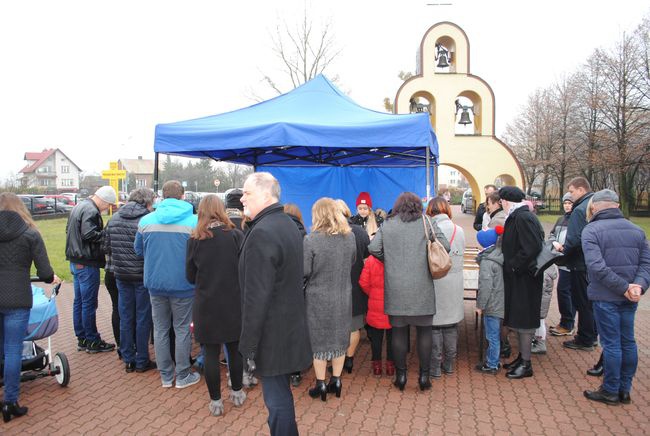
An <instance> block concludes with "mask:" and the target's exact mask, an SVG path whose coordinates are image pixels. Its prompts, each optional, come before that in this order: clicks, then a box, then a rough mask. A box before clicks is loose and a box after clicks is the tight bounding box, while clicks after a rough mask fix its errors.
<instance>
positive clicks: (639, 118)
mask: <svg viewBox="0 0 650 436" xmlns="http://www.w3.org/2000/svg"><path fill="white" fill-rule="evenodd" d="M640 53H641V50H640V46H639V41H638V39H636V38H634V37H631V36H628V35H625V34H623V37H622V38H621V40H620V41H619V42H618V43H617V44H616V45H615V46H614V48H613V49H612V50H610V51H607V52H606V51H604V50H599V51H598V55H599V58H600V61H601V62H602V63H603V65H604V66H605V75H604V82H603V83H604V89H605V96H604V99H603V105H602V107H601V111H602V113H603V125H604V127H605V129H606V133H607V134H608V136H609V138H608V139H609V141H610V144H611V146H610V147H608V148H607V150H606V151H607V153H605V154H604V155H603V158H605V159H606V162H608V163H609V164H610V165H609V168H611V172H612V174H614V175H615V176H616V179H617V185H618V194H619V197H620V200H621V210H622V211H623V213H624V214H625V216H629V213H630V210H631V207H633V206H634V204H635V197H634V179H635V178H636V176H637V173H638V171H639V169H640V167H641V166H642V165H643V163H644V161H645V160H647V158H648V140H647V138H648V137H647V134H648V131H649V121H650V120H649V117H648V113H647V106H646V104H647V98H646V96H645V95H644V92H642V91H641V90H642V89H643V80H644V77H643V75H642V74H641V69H640V68H639V64H640V63H641V56H640Z"/></svg>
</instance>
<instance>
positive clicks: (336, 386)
mask: <svg viewBox="0 0 650 436" xmlns="http://www.w3.org/2000/svg"><path fill="white" fill-rule="evenodd" d="M341 389H343V383H341V377H334V376H332V378H330V382H329V383H328V385H327V392H329V393H330V394H336V398H341Z"/></svg>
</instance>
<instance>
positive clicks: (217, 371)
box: [203, 341, 244, 401]
mask: <svg viewBox="0 0 650 436" xmlns="http://www.w3.org/2000/svg"><path fill="white" fill-rule="evenodd" d="M238 348H239V341H235V342H228V343H226V349H227V350H228V370H229V372H230V382H231V384H232V390H233V391H238V390H240V389H241V388H242V376H243V374H244V363H243V361H242V357H241V354H239V349H238ZM203 349H204V351H205V354H204V356H203V357H204V358H205V359H204V362H205V370H204V373H205V384H206V385H207V386H208V392H209V393H210V399H211V400H215V401H216V400H220V399H221V364H220V363H219V355H220V354H221V344H203Z"/></svg>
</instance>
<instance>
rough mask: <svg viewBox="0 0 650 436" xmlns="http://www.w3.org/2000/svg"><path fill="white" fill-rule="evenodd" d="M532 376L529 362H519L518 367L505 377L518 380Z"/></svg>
mask: <svg viewBox="0 0 650 436" xmlns="http://www.w3.org/2000/svg"><path fill="white" fill-rule="evenodd" d="M532 376H533V366H532V365H531V363H530V360H523V359H522V360H521V362H520V363H519V365H518V366H516V367H514V368H512V369H511V370H510V371H508V373H507V374H506V377H508V378H510V379H518V378H524V377H532Z"/></svg>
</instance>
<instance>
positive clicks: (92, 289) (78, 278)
mask: <svg viewBox="0 0 650 436" xmlns="http://www.w3.org/2000/svg"><path fill="white" fill-rule="evenodd" d="M70 272H71V273H72V275H73V279H74V280H73V281H74V303H73V304H72V322H73V324H74V334H75V335H76V336H77V338H79V339H85V340H86V341H87V342H96V341H99V340H100V339H101V338H100V337H99V332H98V331H97V321H96V318H95V313H96V312H97V294H98V293H99V268H96V267H92V266H87V265H81V264H78V263H72V262H71V263H70Z"/></svg>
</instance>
